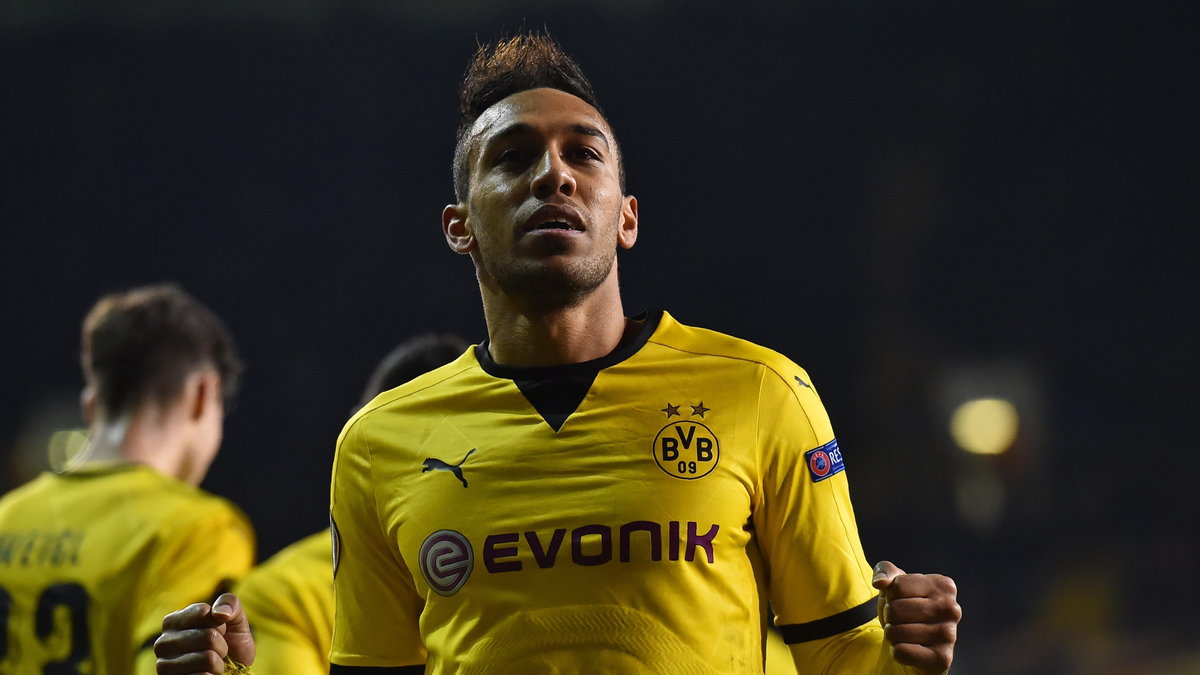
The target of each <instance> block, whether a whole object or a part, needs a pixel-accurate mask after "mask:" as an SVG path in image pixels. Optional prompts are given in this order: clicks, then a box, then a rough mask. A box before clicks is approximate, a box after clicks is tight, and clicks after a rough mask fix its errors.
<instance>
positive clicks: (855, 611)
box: [331, 313, 882, 673]
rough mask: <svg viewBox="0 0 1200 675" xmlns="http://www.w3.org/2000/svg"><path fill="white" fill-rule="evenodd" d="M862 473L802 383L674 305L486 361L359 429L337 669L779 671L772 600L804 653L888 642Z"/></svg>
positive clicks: (342, 499)
mask: <svg viewBox="0 0 1200 675" xmlns="http://www.w3.org/2000/svg"><path fill="white" fill-rule="evenodd" d="M843 467H844V464H843V461H842V456H841V452H840V450H839V448H838V445H837V441H836V439H835V438H834V435H833V430H832V428H831V426H830V423H829V419H828V417H827V416H826V413H825V410H824V408H823V406H822V405H821V402H820V399H819V398H818V397H817V394H816V392H815V391H814V389H813V387H812V384H811V380H810V379H809V376H808V375H807V373H805V371H804V370H802V369H801V368H800V367H798V366H797V365H795V364H794V363H792V362H791V361H789V360H788V359H786V358H785V357H783V356H781V355H779V354H778V353H776V352H774V351H771V350H769V349H766V348H763V347H759V346H757V345H754V344H751V343H748V342H745V341H743V340H738V339H735V338H732V337H729V336H726V335H722V334H720V333H716V332H712V331H708V330H703V329H698V328H693V327H689V326H685V325H682V324H680V323H678V322H676V321H675V320H674V319H673V318H672V317H671V316H669V315H667V314H665V313H663V314H661V315H656V316H651V317H649V318H647V319H646V320H645V325H644V326H643V329H642V332H641V334H640V335H639V336H638V337H637V338H636V339H634V340H631V341H630V342H629V343H628V344H625V345H623V346H621V347H620V348H618V349H617V350H616V351H614V352H613V353H612V354H610V355H608V356H606V357H604V358H601V359H597V360H595V361H591V362H588V363H581V364H574V365H569V366H560V367H549V368H512V367H505V366H502V365H499V364H496V363H495V362H494V361H492V360H491V358H490V356H489V355H488V352H487V349H486V345H484V346H481V347H477V348H475V349H473V350H470V351H468V352H467V353H466V354H464V355H463V356H462V357H460V358H459V359H457V360H456V361H454V362H452V363H450V364H448V365H446V366H444V367H442V368H439V369H437V370H434V371H432V372H430V373H428V374H426V375H423V376H421V377H418V378H416V379H415V380H413V381H411V382H409V383H407V384H405V385H402V386H400V387H398V388H397V389H394V390H391V391H389V392H386V393H384V394H381V395H380V396H378V397H377V398H376V399H375V400H374V401H372V402H371V403H370V404H369V405H367V406H366V407H364V408H363V409H362V410H361V411H360V412H359V413H358V414H356V415H355V416H354V417H353V418H351V420H350V421H349V422H348V423H347V425H346V427H345V428H344V429H343V431H342V434H341V436H340V438H339V441H338V447H337V454H336V458H335V461H334V472H333V481H332V488H331V515H332V519H333V522H334V535H335V542H336V543H335V549H334V561H335V562H334V569H335V577H334V587H335V590H336V594H335V596H336V597H335V599H336V604H337V611H336V618H335V621H334V632H333V648H332V652H331V661H332V662H333V663H334V664H338V665H337V666H335V669H337V671H338V672H353V667H355V666H361V667H372V666H373V667H395V666H404V665H410V664H420V663H427V671H426V672H431V673H449V672H454V673H491V672H523V673H536V672H546V673H549V672H557V673H569V672H622V673H642V672H659V673H749V672H757V673H761V672H762V671H763V658H764V657H763V654H764V649H765V646H764V645H765V632H766V627H767V622H768V621H770V619H769V618H768V616H767V615H768V603H769V605H770V607H771V608H772V609H773V610H774V613H775V615H776V621H777V623H778V624H779V625H780V626H781V631H782V633H783V636H784V638H785V639H786V640H787V641H788V642H806V641H820V640H822V639H828V638H831V637H833V636H839V635H844V634H845V633H846V632H847V631H852V630H858V629H860V627H862V626H864V625H867V624H874V625H875V626H878V622H877V621H876V620H875V596H876V592H875V590H874V589H873V588H872V587H871V583H870V582H871V568H870V566H869V565H868V564H867V562H866V560H865V558H864V556H863V552H862V547H861V544H860V543H859V537H858V529H857V526H856V524H855V520H854V513H853V510H852V508H851V504H850V498H849V490H848V485H847V482H846V475H845V472H844V471H843ZM876 630H877V629H876ZM874 639H876V640H879V641H881V640H882V637H881V636H880V635H876V637H875V638H874ZM875 644H878V643H875ZM832 651H834V650H824V652H823V653H826V652H828V653H832ZM876 651H878V650H876ZM821 658H824V657H821ZM800 665H801V666H802V667H800V668H799V670H800V672H817V669H816V668H813V667H811V666H813V665H816V664H813V663H801V664H800ZM860 672H866V670H865V669H864V670H863V671H860Z"/></svg>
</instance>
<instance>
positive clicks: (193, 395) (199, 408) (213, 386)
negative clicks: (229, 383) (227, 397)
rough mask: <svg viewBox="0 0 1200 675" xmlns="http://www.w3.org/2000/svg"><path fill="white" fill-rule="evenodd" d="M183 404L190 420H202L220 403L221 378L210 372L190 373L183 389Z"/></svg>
mask: <svg viewBox="0 0 1200 675" xmlns="http://www.w3.org/2000/svg"><path fill="white" fill-rule="evenodd" d="M183 396H184V404H185V405H186V410H187V411H188V416H189V417H190V418H191V419H192V420H199V419H202V418H203V417H204V416H205V415H206V414H210V413H211V412H213V411H212V408H213V407H214V406H219V405H220V402H221V376H220V375H218V374H217V373H216V372H214V371H212V370H201V371H197V372H195V373H192V374H191V376H190V377H188V379H187V384H185V385H184V388H183Z"/></svg>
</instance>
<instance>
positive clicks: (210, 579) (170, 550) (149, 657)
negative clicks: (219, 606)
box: [131, 499, 255, 675]
mask: <svg viewBox="0 0 1200 675" xmlns="http://www.w3.org/2000/svg"><path fill="white" fill-rule="evenodd" d="M162 536H163V537H164V538H169V539H171V540H172V541H169V542H167V543H166V544H165V545H164V546H162V547H161V552H160V553H159V554H158V558H157V560H156V562H155V564H154V565H153V566H152V567H151V568H150V569H152V570H154V574H155V586H154V592H153V593H152V594H150V595H149V596H147V597H144V598H136V599H131V601H132V602H136V603H138V605H139V607H138V614H137V616H138V617H139V619H138V622H137V630H136V631H135V632H134V637H135V640H136V644H135V645H134V646H133V648H134V649H136V650H138V652H137V660H136V665H135V672H136V673H138V675H147V674H150V673H154V672H155V656H154V651H153V649H152V647H153V645H154V642H155V640H156V638H157V637H158V636H159V633H160V631H161V630H162V626H163V617H164V616H166V615H167V614H168V613H169V612H172V611H174V610H177V609H179V608H180V607H184V606H187V605H188V604H189V603H195V602H204V601H208V600H211V599H212V598H214V597H216V595H217V594H219V593H220V592H222V591H224V590H227V589H228V588H229V587H230V586H231V585H232V584H233V582H234V580H236V579H239V578H241V577H242V576H243V575H245V574H246V573H247V572H248V571H249V570H250V567H251V565H252V564H253V563H254V549H255V542H254V531H253V529H252V528H251V526H250V522H249V520H247V519H246V517H245V515H244V514H242V512H241V511H240V510H238V509H237V508H236V507H235V506H233V505H232V504H230V503H229V502H226V501H225V500H217V499H210V500H206V501H205V502H204V503H203V505H201V506H199V507H198V508H196V509H194V510H189V511H188V512H186V513H181V514H180V516H179V518H176V519H173V520H171V521H168V525H167V526H165V527H164V531H163V534H162Z"/></svg>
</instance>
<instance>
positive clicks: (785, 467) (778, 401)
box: [754, 364, 882, 673]
mask: <svg viewBox="0 0 1200 675" xmlns="http://www.w3.org/2000/svg"><path fill="white" fill-rule="evenodd" d="M791 367H793V368H795V371H796V372H795V375H796V376H794V377H791V379H790V380H789V379H787V378H788V377H790V376H792V373H780V372H778V371H775V370H771V369H768V370H767V372H766V373H765V374H764V378H763V381H762V385H761V391H760V397H761V405H762V407H761V410H762V413H761V414H762V416H763V421H762V422H761V423H760V426H759V448H760V460H759V461H760V475H761V484H760V486H759V494H758V495H757V496H756V503H755V508H754V527H755V536H756V539H757V542H758V546H759V548H760V550H761V552H762V554H763V557H764V559H765V562H766V567H767V584H768V594H769V598H770V602H771V608H772V609H773V610H774V613H775V615H776V617H775V622H776V624H777V625H778V626H779V628H780V632H781V633H782V635H783V638H784V640H785V641H786V642H787V643H788V644H790V645H795V644H796V643H800V644H805V643H811V642H814V641H815V642H820V641H822V640H824V639H826V638H832V637H834V636H838V635H841V634H844V633H846V632H848V631H850V632H853V631H855V630H857V629H859V628H860V627H862V626H863V625H864V624H870V623H874V624H875V625H878V622H877V621H876V619H875V614H876V608H875V604H876V603H875V598H876V596H877V592H876V591H875V589H874V588H873V587H872V586H871V574H872V573H871V567H870V565H869V564H867V561H866V556H865V555H864V554H863V551H862V544H861V543H860V541H859V536H858V525H857V523H856V521H855V518H854V509H853V506H852V505H851V503H850V490H849V484H848V483H847V479H846V472H845V461H844V458H843V457H842V454H841V450H840V448H839V446H838V443H837V439H836V438H835V437H834V434H833V427H832V425H831V424H830V422H829V417H828V415H827V414H826V413H825V408H824V406H823V405H822V404H821V400H820V398H818V396H817V394H816V392H815V391H814V390H813V389H812V386H811V385H810V384H809V382H811V380H810V379H809V377H808V375H807V373H805V372H804V371H803V370H801V369H800V368H799V367H798V366H794V364H793V365H792V366H791ZM864 636H866V637H865V638H864V639H866V640H867V641H871V640H875V642H872V643H871V644H873V645H874V646H875V647H878V646H879V642H878V640H879V639H881V637H882V634H879V635H875V634H874V633H870V632H869V631H867V632H866V633H864ZM810 652H811V650H810V649H808V648H796V647H794V646H793V648H792V653H793V656H794V657H795V663H796V669H797V670H798V671H799V672H801V673H810V672H818V667H819V664H821V663H822V661H821V660H820V659H818V660H815V661H810V660H805V659H808V658H815V657H816V656H823V655H825V654H826V652H820V653H819V654H812V653H810ZM853 670H854V669H853V668H851V670H850V671H847V672H852V671H853ZM858 672H868V671H866V670H860V671H858Z"/></svg>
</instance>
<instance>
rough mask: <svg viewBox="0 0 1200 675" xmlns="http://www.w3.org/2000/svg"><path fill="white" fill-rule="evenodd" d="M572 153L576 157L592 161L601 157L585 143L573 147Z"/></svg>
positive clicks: (596, 160)
mask: <svg viewBox="0 0 1200 675" xmlns="http://www.w3.org/2000/svg"><path fill="white" fill-rule="evenodd" d="M573 154H574V155H575V156H576V157H578V158H579V159H585V160H588V161H592V162H598V161H600V160H601V159H602V158H601V157H600V153H598V152H596V151H595V150H593V149H592V148H589V147H588V146H586V145H581V146H579V147H577V148H575V150H574V153H573Z"/></svg>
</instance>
